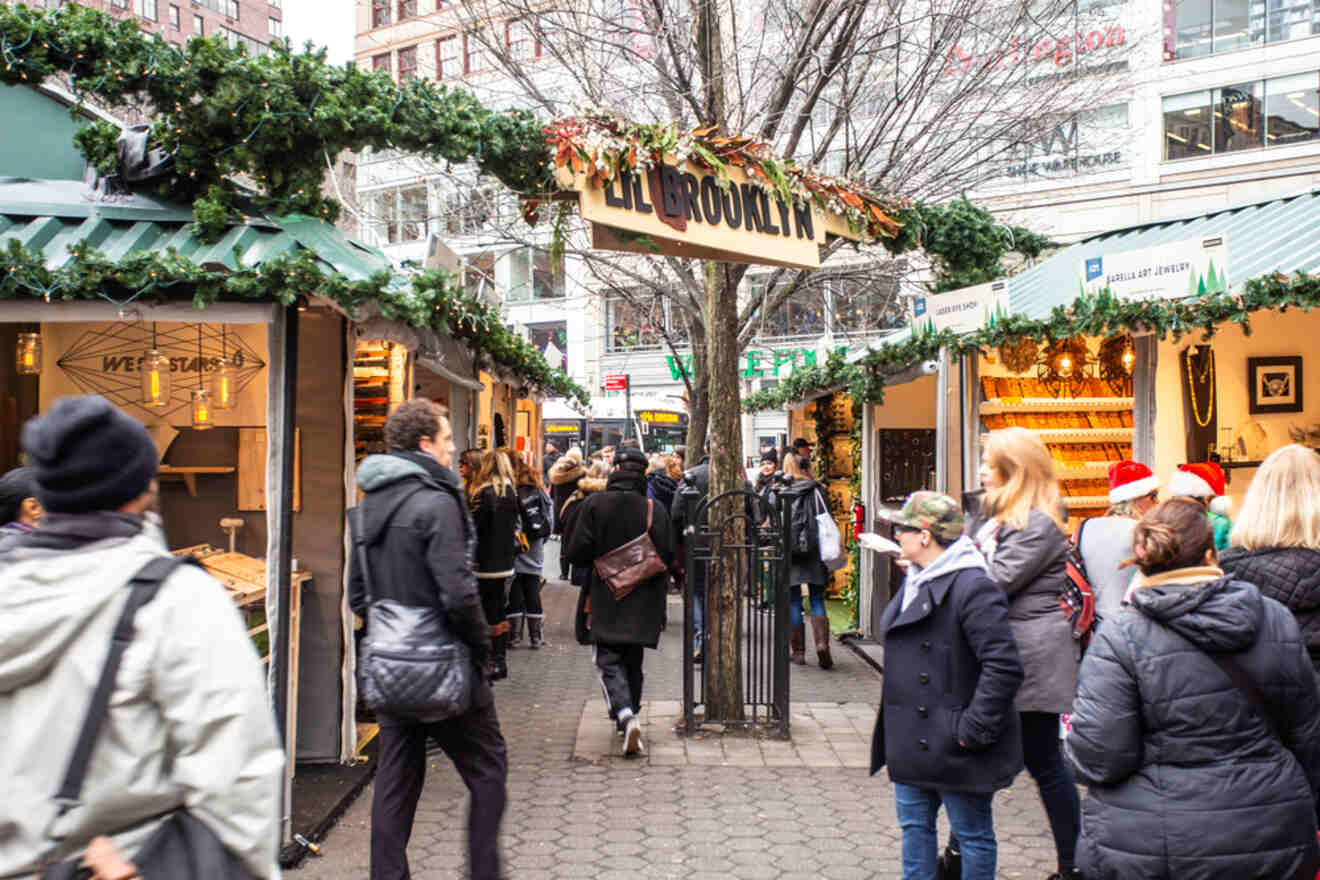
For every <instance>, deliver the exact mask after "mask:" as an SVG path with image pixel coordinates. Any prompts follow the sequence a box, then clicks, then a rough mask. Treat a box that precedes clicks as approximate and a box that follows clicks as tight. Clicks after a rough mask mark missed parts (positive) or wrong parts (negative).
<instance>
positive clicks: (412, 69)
mask: <svg viewBox="0 0 1320 880" xmlns="http://www.w3.org/2000/svg"><path fill="white" fill-rule="evenodd" d="M416 78H417V47H416V46H409V47H408V48H406V49H400V50H399V81H400V82H403V81H404V80H405V79H416Z"/></svg>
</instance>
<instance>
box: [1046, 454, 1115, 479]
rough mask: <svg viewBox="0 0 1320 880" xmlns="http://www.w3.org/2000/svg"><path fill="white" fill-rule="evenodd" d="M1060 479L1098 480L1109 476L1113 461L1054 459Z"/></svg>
mask: <svg viewBox="0 0 1320 880" xmlns="http://www.w3.org/2000/svg"><path fill="white" fill-rule="evenodd" d="M1054 464H1055V467H1056V469H1057V470H1058V472H1059V479H1060V480H1096V479H1099V478H1101V477H1108V476H1109V468H1110V467H1111V466H1112V465H1113V464H1114V462H1112V461H1083V462H1062V461H1059V460H1058V459H1055V461H1054Z"/></svg>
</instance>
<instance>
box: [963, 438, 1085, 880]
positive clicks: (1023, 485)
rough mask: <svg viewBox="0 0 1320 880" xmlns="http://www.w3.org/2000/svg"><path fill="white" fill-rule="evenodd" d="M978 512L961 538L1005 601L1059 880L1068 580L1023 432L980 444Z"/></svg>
mask: <svg viewBox="0 0 1320 880" xmlns="http://www.w3.org/2000/svg"><path fill="white" fill-rule="evenodd" d="M980 477H981V486H982V487H983V488H984V489H985V497H984V498H983V499H982V503H981V512H980V514H978V517H977V519H975V520H973V522H971V523H970V524H969V527H968V532H967V533H968V534H969V535H970V536H971V538H972V540H973V541H975V542H976V545H977V546H978V547H979V548H980V550H981V552H982V553H983V554H984V555H985V559H986V563H987V564H988V571H989V575H990V579H991V580H992V581H994V582H995V583H996V584H998V585H999V587H1000V588H1001V589H1002V590H1003V591H1004V593H1005V594H1006V595H1007V597H1008V617H1009V622H1010V623H1011V624H1012V627H1013V635H1014V636H1015V637H1016V639H1017V647H1018V653H1019V655H1020V656H1021V658H1022V667H1023V670H1024V672H1025V674H1026V677H1025V678H1024V679H1023V682H1022V687H1021V688H1020V689H1019V690H1018V692H1017V700H1016V705H1017V711H1018V714H1019V716H1020V717H1021V720H1022V751H1023V758H1024V760H1025V762H1026V765H1027V771H1028V772H1030V773H1031V775H1032V777H1033V778H1034V779H1035V780H1036V785H1037V786H1038V787H1039V788H1040V797H1041V800H1042V801H1043V802H1044V804H1045V813H1046V815H1047V816H1048V817H1049V820H1050V831H1051V832H1052V833H1053V835H1054V848H1055V851H1056V853H1057V855H1058V863H1059V870H1058V873H1057V874H1056V875H1055V876H1056V877H1059V878H1068V877H1073V876H1076V866H1075V858H1076V851H1077V832H1078V827H1079V826H1080V824H1081V803H1080V801H1079V800H1078V797H1077V786H1075V785H1074V784H1073V779H1072V774H1071V773H1070V772H1069V771H1068V766H1067V764H1065V763H1064V761H1063V755H1062V753H1061V752H1060V749H1059V716H1060V715H1062V714H1064V713H1067V712H1070V711H1071V710H1072V701H1073V694H1074V692H1075V691H1076V690H1077V668H1078V665H1079V663H1080V661H1081V652H1080V649H1079V646H1078V644H1077V642H1075V641H1074V640H1073V637H1072V626H1071V625H1070V624H1069V623H1068V619H1067V618H1066V617H1064V616H1063V613H1062V612H1061V611H1060V608H1059V597H1060V595H1061V594H1062V593H1063V590H1064V587H1065V586H1066V584H1067V581H1068V574H1067V570H1066V567H1065V561H1066V559H1067V556H1068V539H1067V537H1066V536H1065V535H1064V533H1063V520H1062V514H1063V513H1064V506H1063V498H1062V497H1061V495H1060V494H1059V483H1058V480H1057V478H1056V477H1055V473H1054V459H1053V458H1052V457H1051V456H1050V452H1049V450H1048V449H1046V448H1045V444H1044V443H1042V442H1041V441H1040V438H1039V437H1037V436H1036V435H1035V434H1033V433H1032V432H1031V431H1028V430H1027V429H1026V428H1005V429H1003V430H1001V431H995V432H993V433H991V434H990V435H989V436H988V437H987V438H986V440H985V443H984V447H983V451H982V456H981V469H980Z"/></svg>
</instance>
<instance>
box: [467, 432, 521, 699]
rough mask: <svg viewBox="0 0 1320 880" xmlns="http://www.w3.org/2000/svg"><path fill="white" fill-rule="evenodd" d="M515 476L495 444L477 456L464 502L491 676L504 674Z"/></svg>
mask: <svg viewBox="0 0 1320 880" xmlns="http://www.w3.org/2000/svg"><path fill="white" fill-rule="evenodd" d="M516 487H517V481H516V478H515V475H514V470H513V462H512V461H510V460H509V456H508V455H507V454H506V453H505V452H504V451H503V450H500V449H494V450H491V451H490V452H487V453H486V454H485V455H483V456H482V457H481V461H480V464H479V465H478V466H477V469H476V472H475V473H474V474H473V475H472V477H471V479H469V480H468V484H467V498H468V507H469V508H471V510H472V521H473V522H474V523H475V524H476V529H477V558H476V560H475V563H476V564H475V566H474V568H475V569H476V574H477V590H478V592H480V593H481V608H482V610H483V611H485V613H486V623H488V624H489V625H490V642H491V652H490V653H491V675H490V677H491V680H492V681H498V680H499V679H502V678H508V677H509V668H508V665H507V663H506V656H507V655H506V651H507V648H508V643H509V623H508V621H507V620H506V619H505V617H504V601H505V596H506V595H507V593H508V584H509V580H510V579H511V578H512V577H513V573H514V559H515V558H516V557H517V555H518V548H517V545H516V540H517V532H518V523H519V519H520V517H519V514H518V492H517V488H516Z"/></svg>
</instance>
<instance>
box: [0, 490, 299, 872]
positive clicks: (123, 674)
mask: <svg viewBox="0 0 1320 880" xmlns="http://www.w3.org/2000/svg"><path fill="white" fill-rule="evenodd" d="M168 553H169V550H168V549H167V548H166V546H165V536H164V534H163V533H162V531H161V529H160V527H159V522H158V520H156V519H155V518H154V517H148V518H144V517H136V516H128V515H126V514H118V513H96V514H79V515H60V514H51V515H50V516H49V517H48V518H47V520H46V522H45V524H44V526H43V528H42V529H41V530H39V531H38V532H35V533H33V534H31V535H26V536H21V537H18V538H7V539H5V541H4V542H3V545H0V584H3V588H2V589H0V730H3V731H4V734H5V746H4V748H3V749H0V779H3V780H4V783H3V792H4V793H3V795H0V877H22V878H32V877H36V876H37V874H36V871H37V867H36V860H37V858H38V857H39V856H41V855H42V854H44V853H45V852H46V851H47V846H48V841H47V839H46V835H45V832H46V827H47V825H48V824H49V823H50V822H51V819H52V818H53V817H54V815H55V805H54V804H53V803H52V802H51V796H52V795H53V794H54V793H55V791H56V790H57V789H58V788H59V786H60V781H61V779H62V778H63V775H64V770H65V767H66V766H67V764H68V761H69V757H70V755H71V754H72V752H73V745H74V740H75V739H76V738H77V736H78V731H79V727H80V722H81V720H82V714H83V712H84V711H85V709H86V707H87V704H88V701H89V700H90V698H91V689H92V685H93V683H94V682H96V680H97V678H98V677H99V676H100V674H101V668H102V666H103V664H104V663H105V658H106V651H107V650H108V648H109V646H110V636H111V633H112V631H113V630H114V625H115V621H116V620H118V618H119V614H120V612H121V611H122V610H123V607H124V603H125V601H126V600H127V598H128V592H127V591H126V590H125V589H124V587H125V585H126V584H127V583H128V581H129V580H130V579H131V578H132V576H133V575H134V574H136V573H137V572H138V570H140V569H141V568H142V566H143V565H145V564H146V563H147V562H148V561H150V560H151V559H154V558H157V557H161V556H165V555H167V554H168ZM135 626H136V635H135V636H134V638H133V641H132V643H131V644H130V645H129V646H128V649H127V650H126V651H125V652H124V659H123V665H122V666H121V667H120V670H119V675H118V676H117V677H116V680H115V688H114V692H113V694H112V695H111V698H110V710H109V713H108V716H107V717H106V720H105V726H104V727H103V728H102V729H101V734H100V736H99V737H98V739H97V742H96V748H95V750H94V751H93V753H92V761H91V766H90V767H89V769H88V773H87V781H86V784H85V785H84V786H83V802H82V804H81V806H79V807H77V808H76V809H74V810H72V811H70V812H69V813H68V814H67V815H65V816H64V818H63V819H61V820H60V821H58V822H57V823H55V825H54V828H53V830H54V832H55V833H56V834H58V835H59V836H60V837H62V838H64V839H63V842H62V843H61V844H60V846H59V847H58V848H57V849H56V850H55V852H54V853H53V856H54V857H55V858H57V859H65V858H72V857H73V856H74V855H75V854H76V853H78V852H80V851H82V850H83V849H84V848H85V847H86V845H87V843H88V841H89V840H91V838H92V837H94V836H95V835H98V834H107V833H109V834H110V839H111V840H112V841H113V842H114V844H115V846H116V847H118V848H119V849H120V851H121V852H123V853H124V854H125V855H127V856H128V857H129V858H132V857H133V855H134V854H135V853H136V852H137V850H138V848H139V847H140V846H141V845H142V842H143V841H144V840H145V839H146V838H147V837H149V836H150V835H151V833H152V832H153V831H155V830H156V828H157V827H158V826H159V824H160V823H159V821H158V820H157V817H160V816H162V815H163V814H165V813H167V812H169V811H171V810H175V809H178V808H180V807H186V808H187V809H188V811H189V812H190V813H191V814H192V815H193V816H194V817H195V818H197V819H200V820H201V821H202V822H203V823H205V824H206V826H207V827H208V828H210V829H211V830H212V831H214V832H215V834H216V836H217V837H219V838H220V840H221V842H222V843H224V845H225V846H226V847H227V848H228V849H229V850H230V851H231V852H233V853H234V854H235V855H236V856H238V857H240V858H241V859H242V861H243V864H244V866H245V867H246V868H247V869H248V871H250V872H251V873H252V876H253V877H256V878H263V880H264V878H272V877H279V873H280V872H279V867H278V865H277V863H276V841H277V839H278V834H279V819H280V792H281V789H282V785H283V777H284V752H283V750H282V749H281V748H280V742H279V738H278V736H277V734H276V731H275V724H274V722H273V719H272V717H271V711H270V702H269V700H268V698H267V693H266V681H265V674H264V672H263V670H262V667H261V663H260V661H259V660H258V659H257V652H256V651H255V650H254V649H253V647H252V642H251V640H250V639H249V638H248V634H247V631H246V627H245V626H244V625H243V622H242V620H241V618H240V617H239V615H238V611H237V610H236V609H235V607H234V602H233V600H232V599H230V597H229V595H228V594H227V593H226V592H225V589H224V588H223V587H221V586H220V584H218V583H216V581H215V580H214V579H213V578H211V577H210V576H209V575H207V574H206V573H205V572H204V571H202V570H201V569H199V568H195V567H193V566H184V567H182V568H178V569H176V570H175V571H174V573H173V574H171V575H170V577H169V578H168V579H167V580H166V581H165V583H164V584H163V585H162V586H161V588H160V592H159V593H158V594H157V595H156V597H155V598H154V599H153V600H152V601H151V602H149V603H147V604H146V605H145V606H143V608H142V610H141V611H140V612H138V615H137V619H136V621H135ZM118 829H129V830H126V831H120V830H118ZM111 832H114V833H111Z"/></svg>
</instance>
